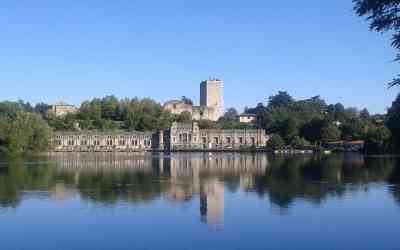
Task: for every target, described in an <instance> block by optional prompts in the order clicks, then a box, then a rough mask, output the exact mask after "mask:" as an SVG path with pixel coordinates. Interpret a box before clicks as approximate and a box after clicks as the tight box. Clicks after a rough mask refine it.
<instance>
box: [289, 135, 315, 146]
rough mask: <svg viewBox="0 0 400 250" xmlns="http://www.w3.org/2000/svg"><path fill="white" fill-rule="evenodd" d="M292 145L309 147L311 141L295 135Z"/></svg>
mask: <svg viewBox="0 0 400 250" xmlns="http://www.w3.org/2000/svg"><path fill="white" fill-rule="evenodd" d="M290 145H291V146H292V147H293V148H295V149H303V148H305V147H309V146H310V142H308V141H307V140H306V139H304V138H303V137H300V136H295V137H293V139H292V141H291V142H290Z"/></svg>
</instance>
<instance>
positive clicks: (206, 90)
mask: <svg viewBox="0 0 400 250" xmlns="http://www.w3.org/2000/svg"><path fill="white" fill-rule="evenodd" d="M164 109H165V110H168V111H170V112H171V113H172V114H175V115H179V114H181V113H183V112H189V113H190V114H191V115H192V118H193V120H212V121H217V120H218V119H219V118H220V117H222V116H223V115H224V94H223V81H221V80H218V79H213V80H206V81H203V82H201V84H200V106H194V105H191V104H187V103H185V102H184V101H182V100H172V101H168V102H166V103H165V104H164Z"/></svg>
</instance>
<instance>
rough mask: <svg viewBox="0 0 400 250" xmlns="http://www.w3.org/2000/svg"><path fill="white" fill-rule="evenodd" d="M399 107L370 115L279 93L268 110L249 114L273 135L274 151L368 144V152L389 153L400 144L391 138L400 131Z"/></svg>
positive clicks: (257, 109) (250, 110)
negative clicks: (287, 147)
mask: <svg viewBox="0 0 400 250" xmlns="http://www.w3.org/2000/svg"><path fill="white" fill-rule="evenodd" d="M399 105H400V100H399V98H398V100H397V101H396V102H394V103H393V106H392V108H391V109H390V110H389V112H388V114H387V115H370V113H369V112H368V110H367V109H363V110H360V111H359V110H357V109H356V108H345V107H344V106H343V105H342V104H341V103H337V104H329V105H328V104H327V103H326V102H325V101H324V100H323V99H321V98H320V97H319V96H315V97H311V98H309V99H305V100H295V99H294V98H293V97H291V96H290V95H289V94H288V93H287V92H279V93H278V94H277V95H274V96H271V97H270V98H269V101H268V105H267V106H265V105H264V104H262V103H260V104H258V105H257V107H255V108H248V109H247V110H246V112H247V113H253V114H256V117H257V120H256V126H258V127H261V128H264V129H266V130H267V131H268V133H269V134H272V135H273V136H272V138H271V142H270V145H271V146H273V147H281V146H283V145H285V144H290V145H292V146H293V147H305V146H309V145H314V146H316V145H317V146H318V145H324V144H325V143H327V142H332V141H338V140H347V141H348V140H365V142H366V146H367V150H368V151H373V152H386V151H388V150H390V149H394V148H395V145H396V143H397V142H399V141H398V138H396V137H395V136H392V134H393V135H396V134H397V133H398V132H396V131H400V130H399V128H398V125H397V124H400V121H399V119H398V118H397V114H398V110H397V109H398V106H399ZM391 124H393V125H391ZM396 125H397V126H396Z"/></svg>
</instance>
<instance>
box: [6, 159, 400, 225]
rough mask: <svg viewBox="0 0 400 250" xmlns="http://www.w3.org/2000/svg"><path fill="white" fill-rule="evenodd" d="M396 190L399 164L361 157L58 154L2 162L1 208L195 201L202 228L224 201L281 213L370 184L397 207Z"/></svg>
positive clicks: (213, 218)
mask: <svg viewBox="0 0 400 250" xmlns="http://www.w3.org/2000/svg"><path fill="white" fill-rule="evenodd" d="M399 183H400V165H399V163H398V160H397V159H396V158H372V157H364V156H362V155H358V154H349V155H330V156H272V155H267V154H261V153H260V154H239V153H224V154H222V153H221V154H213V155H208V154H203V153H177V154H172V155H164V154H147V153H140V154H139V153H137V154H56V155H51V156H46V157H41V158H36V159H19V160H18V159H17V160H12V161H6V162H5V161H3V163H2V164H1V167H0V207H3V208H16V207H18V206H19V205H20V204H21V202H23V200H24V198H26V197H41V198H43V197H44V198H50V199H56V200H65V199H70V198H72V197H80V198H81V199H83V200H87V201H89V202H93V203H100V204H102V205H107V206H112V205H113V204H117V203H120V202H125V203H132V204H133V203H148V202H152V201H154V200H157V199H165V200H167V201H169V202H178V203H183V202H187V201H190V200H192V199H199V200H200V212H201V215H202V220H204V221H205V222H211V223H213V222H216V223H218V219H219V217H221V215H219V214H218V213H220V211H221V210H222V211H223V209H224V203H223V200H224V194H225V193H238V192H245V193H254V194H257V195H258V197H259V198H260V199H264V198H265V199H267V200H269V202H270V203H271V204H272V205H273V206H276V207H278V208H279V209H280V210H281V212H283V213H285V212H287V211H289V210H290V208H291V206H292V204H293V203H294V202H295V201H296V200H299V199H300V200H303V201H306V202H310V203H312V204H314V205H321V204H323V203H324V202H326V201H327V200H329V199H330V198H333V197H335V198H339V199H342V198H344V197H346V195H347V194H351V193H354V192H358V191H363V192H368V190H369V188H370V187H371V185H375V184H383V185H388V187H389V192H390V194H391V195H392V196H393V198H394V199H395V200H396V202H397V203H398V204H399V205H400V186H399ZM221 200H222V201H221ZM213 210H214V212H212V213H211V212H210V211H213Z"/></svg>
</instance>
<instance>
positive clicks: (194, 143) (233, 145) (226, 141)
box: [164, 122, 269, 151]
mask: <svg viewBox="0 0 400 250" xmlns="http://www.w3.org/2000/svg"><path fill="white" fill-rule="evenodd" d="M268 139H269V137H268V136H267V134H266V132H265V130H263V129H199V126H198V124H197V122H192V123H177V122H174V123H173V124H172V127H171V128H169V129H168V130H166V131H165V133H164V147H165V149H167V150H169V151H181V150H240V149H246V148H262V147H265V146H266V144H267V141H268Z"/></svg>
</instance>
